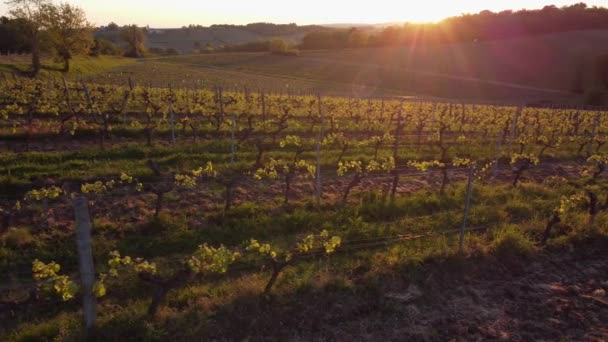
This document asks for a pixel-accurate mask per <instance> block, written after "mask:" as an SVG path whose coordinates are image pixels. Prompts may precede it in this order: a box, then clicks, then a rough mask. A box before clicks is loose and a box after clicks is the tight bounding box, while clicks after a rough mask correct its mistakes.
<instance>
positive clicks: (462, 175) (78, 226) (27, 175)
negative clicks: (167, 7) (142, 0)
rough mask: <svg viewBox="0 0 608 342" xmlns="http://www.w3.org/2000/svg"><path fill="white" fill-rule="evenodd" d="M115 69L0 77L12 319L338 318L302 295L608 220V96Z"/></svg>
mask: <svg viewBox="0 0 608 342" xmlns="http://www.w3.org/2000/svg"><path fill="white" fill-rule="evenodd" d="M112 83H114V84H111V85H110V84H102V83H85V82H74V81H69V80H66V79H57V78H55V79H53V78H48V79H37V80H34V79H22V78H18V77H10V76H8V75H2V77H0V161H1V162H0V189H2V190H1V192H0V214H1V215H2V216H1V217H0V218H1V219H2V221H1V222H0V273H1V274H3V275H5V276H3V277H2V279H1V280H0V317H1V320H2V323H0V336H5V337H6V339H7V340H27V339H36V338H40V339H43V340H47V339H48V340H51V339H58V340H72V339H77V338H79V337H81V335H80V334H81V333H82V332H81V329H80V326H81V324H82V318H81V317H82V316H83V314H84V317H85V325H87V327H89V328H90V329H89V331H88V333H89V334H91V336H93V337H97V338H99V340H112V339H113V338H116V337H117V336H121V337H123V338H124V336H126V335H130V334H135V335H134V336H146V338H145V339H144V340H162V339H164V338H167V336H172V337H173V338H175V339H177V340H189V339H192V338H194V337H198V338H199V339H200V338H201V336H203V339H222V338H225V337H226V336H237V337H235V338H236V339H248V338H249V339H264V338H270V339H293V338H296V337H297V336H303V338H304V339H305V340H306V339H309V338H313V339H315V337H316V338H317V339H318V338H321V339H330V340H331V339H335V338H337V337H336V336H332V335H331V333H330V332H328V331H326V330H324V329H326V328H324V327H325V324H330V323H327V322H325V323H324V322H323V320H324V319H325V318H323V315H321V314H320V313H318V312H316V313H315V312H306V310H308V309H306V308H305V307H304V305H303V304H302V302H305V301H308V300H316V301H319V302H320V304H319V307H322V306H323V305H328V306H330V307H332V308H333V306H332V305H334V304H335V303H334V300H337V301H338V302H341V303H342V302H343V301H353V300H354V299H353V297H354V298H357V296H362V297H365V298H367V299H365V301H369V302H377V301H376V299H375V298H377V297H374V296H378V297H382V298H385V297H387V296H388V295H386V294H387V293H393V292H395V291H399V290H398V288H399V286H400V285H402V282H403V280H399V279H398V278H399V277H398V276H395V275H396V274H397V275H398V274H402V275H403V277H404V278H405V277H406V274H414V275H415V276H412V277H413V278H415V277H419V278H425V279H427V280H428V278H427V277H424V275H421V274H420V273H417V272H420V271H419V269H418V268H417V266H420V265H421V264H423V263H424V262H426V261H428V260H437V259H443V260H446V259H450V258H452V257H453V258H456V259H458V258H460V257H462V256H476V257H478V256H479V255H486V254H490V255H493V256H494V257H496V258H497V259H498V260H500V261H504V262H505V263H507V264H509V262H511V263H513V262H514V261H513V260H512V259H513V258H515V259H516V260H520V258H523V259H524V260H525V258H530V257H531V256H532V255H534V253H535V252H536V251H539V250H541V249H547V250H560V249H562V248H566V249H567V248H569V247H571V246H573V245H576V244H578V243H582V242H584V241H587V240H591V241H594V242H598V241H600V242H605V241H606V236H607V234H608V232H607V231H606V227H608V181H606V177H605V171H606V168H607V167H608V151H607V149H608V146H607V145H608V109H606V108H593V107H571V108H558V107H556V106H547V107H540V106H539V107H531V106H526V105H524V104H514V105H503V104H491V103H487V104H483V103H467V102H454V101H452V102H435V101H429V100H425V99H412V98H407V99H406V98H344V97H330V96H322V95H320V94H311V93H306V92H298V91H291V92H287V93H277V92H269V91H263V90H259V89H247V88H238V89H236V88H234V89H228V88H221V87H209V88H207V87H203V86H202V85H189V88H180V87H178V86H168V87H165V88H160V87H147V86H142V85H139V84H137V83H136V82H134V81H132V80H131V79H129V80H122V82H112ZM121 84H122V85H121ZM450 260H451V259H450ZM458 260H459V259H458ZM408 272H409V273H408ZM401 287H403V286H401ZM405 287H406V288H408V289H410V290H412V288H413V285H409V287H408V286H405ZM604 287H606V286H604ZM594 290H595V289H594ZM412 292H416V291H413V290H412V291H410V293H409V294H411V293H412ZM323 293H328V294H327V295H325V297H324V295H322V294H323ZM388 297H390V296H388ZM402 297H403V296H402ZM391 298H392V297H391ZM399 298H401V297H399ZM593 298H595V297H593ZM400 300H401V299H400ZM597 300H598V301H600V300H602V301H603V302H602V303H604V304H605V299H604V298H601V299H597ZM321 302H322V303H321ZM332 303H333V304H332ZM377 305H384V304H377ZM598 305H600V304H598ZM345 306H346V304H345ZM602 307H603V306H602ZM407 308H408V309H407V310H409V311H411V307H410V306H408V307H407ZM334 309H335V308H334ZM334 309H332V310H334ZM377 309H378V311H380V312H383V314H385V313H384V311H386V310H388V311H391V310H393V311H394V310H396V309H394V308H392V309H389V308H384V307H379V308H377ZM335 310H338V309H335ZM344 310H346V309H344ZM351 310H352V311H353V312H351V311H349V312H348V314H350V315H354V316H356V315H357V314H358V313H357V312H358V311H361V310H364V309H363V308H362V307H357V308H352V305H351ZM357 310H358V311H357ZM407 310H406V311H407ZM604 310H605V309H604ZM355 311H357V312H355ZM388 311H387V312H388ZM393 311H391V312H393ZM409 311H408V312H409ZM260 312H263V314H262V313H260ZM397 313H398V314H401V312H397ZM410 313H411V312H410ZM342 314H344V313H342ZM359 314H360V313H359ZM405 314H406V315H407V312H406V313H405ZM315 315H319V318H315V319H312V318H310V317H311V316H315ZM306 319H309V321H312V322H314V323H310V324H311V326H303V325H299V324H307V323H301V322H303V321H306ZM331 319H334V320H336V319H337V318H336V317H333V318H331ZM377 319H378V320H382V319H383V316H382V317H379V318H378V317H377ZM279 320H280V321H281V323H279V322H278V321H279ZM317 320H320V322H318V321H317ZM353 321H355V319H354V318H353ZM600 323H601V322H600ZM93 326H96V328H94V327H93ZM245 327H247V328H245ZM317 328H318V329H319V331H320V333H319V335H307V334H306V333H304V332H303V331H308V333H310V332H311V331H315V330H316V329H317ZM370 329H371V328H370ZM377 329H381V328H377ZM292 330H293V331H292ZM487 331H489V330H487ZM487 331H485V332H484V331H481V332H479V334H481V335H479V336H480V338H491V337H492V334H491V333H488V332H487ZM231 334H232V335H231ZM354 334H355V336H356V333H354ZM429 334H430V336H431V338H432V339H440V340H441V339H442V337H445V336H448V335H450V334H451V333H450V332H441V331H435V332H429ZM573 334H574V335H572V336H570V338H573V339H578V338H579V337H581V336H580V335H577V334H576V333H573ZM469 337H470V336H469ZM134 338H135V337H134ZM2 339H3V340H5V339H4V338H2Z"/></svg>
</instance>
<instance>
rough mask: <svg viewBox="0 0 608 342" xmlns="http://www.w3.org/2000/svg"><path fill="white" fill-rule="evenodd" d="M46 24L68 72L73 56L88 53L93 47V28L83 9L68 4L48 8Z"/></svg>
mask: <svg viewBox="0 0 608 342" xmlns="http://www.w3.org/2000/svg"><path fill="white" fill-rule="evenodd" d="M45 22H46V23H47V24H46V26H47V30H48V34H49V38H50V42H51V45H52V47H53V49H54V50H55V52H56V53H57V55H58V56H59V57H61V58H62V59H63V63H64V64H63V65H64V67H63V71H65V72H68V71H70V60H71V59H72V57H73V55H75V54H81V53H87V52H88V51H89V48H90V47H91V46H92V45H93V27H92V26H91V24H89V22H88V21H87V18H86V13H85V12H84V11H83V10H82V8H79V7H76V6H73V5H70V4H67V3H62V4H59V5H57V6H48V8H47V11H46V12H45Z"/></svg>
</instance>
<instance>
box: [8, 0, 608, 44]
mask: <svg viewBox="0 0 608 342" xmlns="http://www.w3.org/2000/svg"><path fill="white" fill-rule="evenodd" d="M23 26H24V23H23V22H19V21H18V20H16V19H9V18H6V17H2V18H0V53H15V52H17V53H27V52H29V50H30V46H29V43H28V42H27V40H25V39H23V37H22V34H21V33H20V31H22V28H23ZM377 27H378V26H376V27H374V26H364V27H352V28H347V29H344V28H329V27H323V26H319V25H306V26H298V25H296V24H271V23H253V24H248V25H212V26H210V27H203V26H200V25H188V26H184V27H182V28H181V29H175V30H172V31H173V32H176V33H178V32H180V31H182V32H184V35H186V36H188V35H189V34H191V33H192V32H195V31H197V30H199V29H200V30H202V29H221V28H227V29H238V30H240V32H244V31H245V33H247V32H248V33H250V34H252V35H251V37H250V39H249V41H247V40H245V41H243V39H242V38H241V39H237V41H230V40H226V41H225V42H224V43H222V44H221V46H214V47H207V50H208V51H209V52H212V51H234V52H237V51H267V50H268V47H269V45H270V40H271V39H272V38H275V37H294V38H293V39H295V40H298V42H297V43H296V44H297V48H300V49H304V50H311V49H342V48H360V47H383V46H407V45H413V44H416V45H439V44H450V43H460V42H476V41H486V40H496V39H505V38H514V37H522V36H530V35H538V34H547V33H559V32H565V31H576V30H595V29H608V8H604V7H590V6H587V5H586V4H584V3H578V4H575V5H571V6H564V7H557V6H545V7H544V8H542V9H540V10H520V11H502V12H499V13H495V12H491V11H483V12H480V13H478V14H465V15H461V16H457V17H452V18H448V19H445V20H443V21H441V22H438V23H433V24H411V23H406V24H403V25H393V26H388V27H384V28H381V29H378V28H377ZM118 30H119V27H118V25H116V24H113V23H112V24H110V25H108V26H106V27H100V28H98V32H109V31H110V32H111V31H118ZM146 30H147V29H145V28H144V32H145V31H146ZM165 31H166V30H165ZM152 32H153V31H152ZM102 37H104V38H105V36H102ZM244 37H248V36H247V34H246V35H245V36H244ZM255 37H257V39H255ZM264 37H267V38H268V39H266V38H264ZM116 39H119V37H118V36H116ZM245 39H246V38H245ZM289 39H292V38H289ZM238 40H240V41H238ZM116 42H117V41H116ZM116 42H114V43H116ZM167 44H168V45H171V44H172V42H171V41H168V42H167ZM197 45H204V44H197ZM207 45H209V44H207ZM192 48H193V47H191V49H192ZM194 48H195V49H197V50H201V51H202V50H205V47H204V46H202V47H201V46H197V47H194ZM181 50H184V49H181ZM184 52H185V51H184Z"/></svg>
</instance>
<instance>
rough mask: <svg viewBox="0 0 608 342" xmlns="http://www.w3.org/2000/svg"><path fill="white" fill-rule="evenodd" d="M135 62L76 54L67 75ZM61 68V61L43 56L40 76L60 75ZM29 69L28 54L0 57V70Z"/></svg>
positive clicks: (22, 70) (84, 74) (19, 71)
mask: <svg viewBox="0 0 608 342" xmlns="http://www.w3.org/2000/svg"><path fill="white" fill-rule="evenodd" d="M135 62H136V60H135V59H132V58H124V57H115V56H100V57H88V56H76V57H75V58H74V59H72V61H71V63H70V72H69V74H68V77H84V76H90V75H94V74H99V73H104V72H108V71H109V70H113V69H115V68H118V67H124V66H127V65H130V64H133V63H135ZM62 68H63V62H58V61H55V60H54V59H52V58H45V59H43V61H42V70H41V72H40V76H42V77H46V76H60V75H62V74H63V73H62V71H61V70H62ZM29 71H31V61H30V60H29V57H28V56H17V57H0V72H5V73H12V72H17V73H27V72H29Z"/></svg>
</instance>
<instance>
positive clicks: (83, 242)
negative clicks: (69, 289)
mask: <svg viewBox="0 0 608 342" xmlns="http://www.w3.org/2000/svg"><path fill="white" fill-rule="evenodd" d="M72 205H73V207H74V216H75V221H76V244H77V246H78V260H79V269H80V283H81V289H82V291H81V292H82V314H83V316H84V325H85V328H86V330H87V332H90V330H91V329H93V327H94V326H95V318H96V308H95V305H96V300H95V296H94V295H93V286H94V284H95V268H94V265H93V251H92V247H91V218H90V216H89V204H88V201H87V199H86V198H85V197H83V196H80V197H76V198H74V199H73V200H72Z"/></svg>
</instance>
